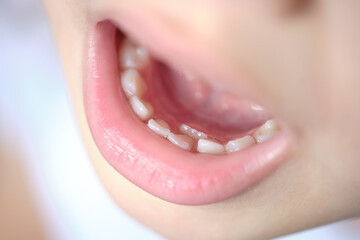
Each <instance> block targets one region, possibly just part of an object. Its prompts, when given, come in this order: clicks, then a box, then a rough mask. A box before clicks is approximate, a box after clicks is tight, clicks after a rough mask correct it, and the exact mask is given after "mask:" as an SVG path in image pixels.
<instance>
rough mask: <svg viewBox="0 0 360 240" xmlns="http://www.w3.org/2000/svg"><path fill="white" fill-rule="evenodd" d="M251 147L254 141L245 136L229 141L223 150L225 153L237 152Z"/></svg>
mask: <svg viewBox="0 0 360 240" xmlns="http://www.w3.org/2000/svg"><path fill="white" fill-rule="evenodd" d="M252 145H255V139H254V138H253V137H251V136H245V137H242V138H238V139H234V140H231V141H229V142H228V143H227V144H226V145H225V150H226V152H227V153H232V152H237V151H239V150H242V149H245V148H248V147H250V146H252Z"/></svg>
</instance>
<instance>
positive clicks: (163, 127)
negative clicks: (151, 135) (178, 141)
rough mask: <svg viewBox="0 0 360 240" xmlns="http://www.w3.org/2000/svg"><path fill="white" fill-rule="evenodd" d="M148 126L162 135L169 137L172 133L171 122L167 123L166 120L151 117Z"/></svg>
mask: <svg viewBox="0 0 360 240" xmlns="http://www.w3.org/2000/svg"><path fill="white" fill-rule="evenodd" d="M147 125H148V127H149V128H150V129H151V130H153V131H154V132H155V133H157V134H158V135H160V136H162V137H165V138H166V137H167V136H168V135H169V133H170V127H169V124H167V123H166V122H165V121H164V120H161V119H157V120H154V119H150V120H149V122H148V124H147Z"/></svg>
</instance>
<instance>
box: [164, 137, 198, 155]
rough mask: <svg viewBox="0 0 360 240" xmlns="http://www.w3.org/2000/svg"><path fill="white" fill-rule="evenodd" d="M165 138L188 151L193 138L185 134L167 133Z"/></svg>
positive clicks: (192, 143) (191, 145)
mask: <svg viewBox="0 0 360 240" xmlns="http://www.w3.org/2000/svg"><path fill="white" fill-rule="evenodd" d="M167 138H168V140H169V141H170V142H171V143H173V144H175V145H176V146H179V147H181V148H183V149H185V150H188V151H190V150H191V149H192V147H193V145H194V140H193V139H192V138H191V137H189V136H186V135H176V134H173V133H169V135H168V136H167Z"/></svg>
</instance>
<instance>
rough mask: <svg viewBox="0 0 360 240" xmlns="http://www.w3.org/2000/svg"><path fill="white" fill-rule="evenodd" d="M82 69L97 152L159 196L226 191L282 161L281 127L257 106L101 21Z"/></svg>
mask: <svg viewBox="0 0 360 240" xmlns="http://www.w3.org/2000/svg"><path fill="white" fill-rule="evenodd" d="M174 62H175V64H174ZM85 71H86V76H87V78H86V79H85V81H84V102H85V110H86V114H87V119H88V123H89V126H90V130H91V133H92V135H93V137H94V140H95V142H96V144H97V146H98V148H99V150H100V152H101V154H102V155H103V157H104V158H105V159H106V160H107V161H108V162H109V164H110V165H111V166H112V167H114V168H115V169H116V170H117V171H118V172H119V173H120V174H122V175H123V176H124V177H126V178H127V179H128V180H130V181H131V182H133V183H134V184H136V185H137V186H138V187H140V188H142V189H143V190H145V191H147V192H149V193H150V194H153V195H154V196H157V197H159V198H161V199H163V200H166V201H170V202H173V203H178V204H189V205H199V204H210V203H215V202H218V201H222V200H225V199H228V198H231V197H233V196H235V195H238V194H240V193H241V192H243V191H245V190H247V189H248V188H249V187H251V186H253V185H254V184H256V183H258V182H259V181H260V180H261V179H263V178H265V177H266V176H268V175H269V174H270V173H271V172H273V171H274V170H275V169H276V168H277V167H278V166H279V164H280V163H282V162H283V161H284V159H285V158H286V155H287V153H288V149H289V144H290V143H289V142H290V141H289V137H288V134H287V132H286V131H285V130H283V129H282V127H281V126H280V125H279V124H278V122H277V120H276V119H274V118H273V117H272V116H271V114H269V113H267V112H266V110H265V109H264V108H263V107H261V106H259V105H258V104H256V103H254V102H252V101H250V100H248V99H246V98H245V97H241V96H238V95H236V94H233V93H231V92H230V91H226V90H224V89H225V88H224V89H223V88H218V87H215V86H214V85H213V84H212V83H211V82H210V81H208V80H207V79H206V78H205V77H203V76H201V74H197V73H196V72H194V71H190V70H188V69H186V68H184V67H183V66H181V65H177V64H176V61H173V62H171V63H170V62H166V61H163V60H160V59H159V58H157V57H156V54H153V53H152V51H151V49H146V48H144V47H142V46H139V45H138V44H136V42H134V40H130V38H128V37H127V36H126V35H125V34H124V33H122V32H120V31H119V30H118V29H117V28H116V27H115V25H113V24H112V23H110V22H109V21H105V22H100V23H98V24H97V26H96V28H95V30H94V32H93V34H92V35H91V37H90V44H89V54H88V64H87V67H86V69H85Z"/></svg>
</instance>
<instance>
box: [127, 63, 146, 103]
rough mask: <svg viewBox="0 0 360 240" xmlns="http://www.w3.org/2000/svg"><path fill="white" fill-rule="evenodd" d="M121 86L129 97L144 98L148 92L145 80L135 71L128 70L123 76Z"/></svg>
mask: <svg viewBox="0 0 360 240" xmlns="http://www.w3.org/2000/svg"><path fill="white" fill-rule="evenodd" d="M121 86H122V88H123V89H124V92H125V94H126V96H128V97H130V96H137V97H142V96H143V95H144V94H145V93H146V91H147V86H146V83H145V81H144V79H143V78H142V77H141V75H140V74H139V72H138V71H136V70H134V69H127V70H125V71H124V72H123V73H122V74H121Z"/></svg>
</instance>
